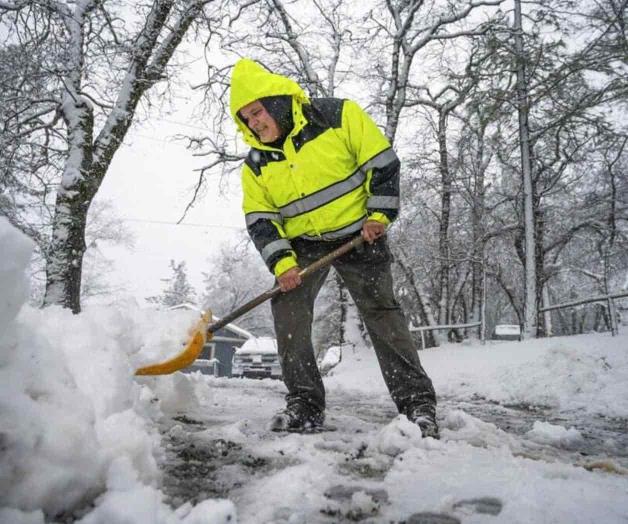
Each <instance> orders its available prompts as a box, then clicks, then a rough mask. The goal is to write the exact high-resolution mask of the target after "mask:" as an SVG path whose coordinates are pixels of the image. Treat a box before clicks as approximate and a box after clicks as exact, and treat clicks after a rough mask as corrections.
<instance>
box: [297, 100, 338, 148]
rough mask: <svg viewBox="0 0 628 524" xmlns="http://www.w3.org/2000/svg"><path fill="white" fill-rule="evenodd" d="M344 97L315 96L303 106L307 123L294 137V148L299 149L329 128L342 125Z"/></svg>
mask: <svg viewBox="0 0 628 524" xmlns="http://www.w3.org/2000/svg"><path fill="white" fill-rule="evenodd" d="M344 102H345V101H344V100H343V99H342V98H313V99H312V100H311V103H310V104H306V105H304V106H303V114H304V115H305V117H306V118H307V121H308V122H307V124H306V125H305V127H304V128H303V129H301V131H300V132H299V133H298V134H297V135H295V136H294V137H293V138H292V142H293V144H294V149H295V150H296V151H299V149H301V148H302V147H303V146H304V145H305V144H307V143H308V142H309V141H311V140H314V139H315V138H316V137H317V136H318V135H320V134H321V133H323V132H324V131H326V130H327V129H337V128H339V127H341V126H342V108H343V106H344Z"/></svg>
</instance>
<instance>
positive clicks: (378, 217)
mask: <svg viewBox="0 0 628 524" xmlns="http://www.w3.org/2000/svg"><path fill="white" fill-rule="evenodd" d="M366 219H367V220H375V221H377V222H381V223H382V224H384V225H385V226H388V225H390V218H388V217H387V216H386V215H385V214H384V213H382V212H380V211H373V212H372V213H369V215H368V217H367V218H366Z"/></svg>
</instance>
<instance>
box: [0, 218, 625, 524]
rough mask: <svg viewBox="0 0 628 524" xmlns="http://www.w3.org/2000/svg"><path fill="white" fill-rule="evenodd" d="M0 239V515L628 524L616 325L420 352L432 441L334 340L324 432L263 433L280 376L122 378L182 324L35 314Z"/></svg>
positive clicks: (96, 311)
mask: <svg viewBox="0 0 628 524" xmlns="http://www.w3.org/2000/svg"><path fill="white" fill-rule="evenodd" d="M0 242H1V247H2V252H3V259H2V261H0V288H1V289H2V303H1V304H0V326H1V327H2V330H1V331H0V450H1V451H0V466H1V467H0V506H1V508H0V522H2V523H4V522H7V523H11V524H42V523H43V522H45V521H46V522H65V521H69V520H70V519H74V521H75V522H78V523H82V524H96V523H114V524H115V523H131V524H144V523H146V524H153V523H165V524H171V523H172V524H175V523H184V524H215V523H227V522H228V523H229V524H233V523H236V522H240V523H251V524H254V523H262V522H264V523H266V522H275V523H306V522H307V523H310V522H314V523H317V522H339V521H350V520H353V521H364V522H372V523H374V522H402V521H407V522H410V521H415V522H420V521H421V520H420V519H421V518H423V521H424V522H425V521H426V519H427V517H426V515H428V514H434V513H437V514H440V515H441V516H442V515H449V516H450V517H452V518H455V519H458V520H459V521H463V522H464V523H465V524H467V523H484V522H486V523H488V522H490V523H508V524H511V523H536V522H570V523H590V522H604V523H620V522H626V520H627V519H628V474H627V473H628V470H627V469H626V457H627V455H626V451H625V442H626V440H625V432H626V430H625V428H626V425H625V420H626V418H628V380H626V379H627V378H628V377H627V375H628V373H627V372H628V351H627V349H628V333H627V332H626V329H625V327H624V328H622V330H621V331H620V335H619V336H617V337H611V336H610V335H609V334H590V335H581V336H577V337H562V338H552V339H540V340H529V341H526V342H499V343H498V342H493V343H488V344H486V345H480V344H479V343H477V344H476V343H469V344H463V345H444V346H443V347H441V348H437V349H430V350H425V351H422V352H420V357H421V360H422V363H423V366H424V367H425V368H426V369H427V371H428V373H429V374H430V376H431V377H432V379H433V381H434V384H435V387H436V390H437V393H438V395H439V410H438V419H439V423H440V426H441V440H440V441H437V440H434V439H431V438H427V439H423V438H421V435H420V431H419V430H418V428H417V427H416V426H415V425H413V424H411V423H410V422H409V421H408V420H407V419H406V417H405V416H403V415H397V414H396V413H395V410H394V406H393V404H392V401H391V400H390V397H389V395H388V393H387V391H386V388H385V385H384V382H383V379H382V377H381V375H380V372H379V369H378V366H377V361H376V358H375V356H374V354H373V352H372V350H369V349H368V348H366V347H363V346H356V347H355V348H353V349H351V348H345V349H344V351H343V355H342V361H341V362H340V363H339V364H338V365H337V366H335V367H334V368H333V369H332V370H331V371H330V372H329V375H328V376H327V377H325V379H324V380H325V385H326V388H327V392H328V409H327V420H328V424H330V425H331V426H334V427H335V428H336V430H335V431H330V432H326V433H320V434H314V435H299V434H280V433H271V432H269V431H268V430H267V423H268V420H269V418H270V416H271V415H272V414H273V413H274V412H275V411H276V410H277V409H280V408H281V407H282V406H283V403H284V399H283V396H284V394H285V387H284V386H283V384H282V383H281V382H280V381H277V380H269V379H265V380H249V379H238V380H232V379H227V378H215V377H211V376H205V375H201V374H200V373H192V374H183V373H177V374H174V375H169V376H161V377H141V378H140V377H138V378H136V377H134V375H133V371H134V369H136V368H137V367H138V366H139V365H143V364H145V363H148V362H152V361H153V360H154V359H159V358H162V357H163V356H166V355H168V354H169V353H172V352H173V351H177V350H178V348H179V347H180V344H181V343H182V342H183V341H184V340H185V337H186V334H187V329H188V327H189V326H190V325H192V324H193V323H194V322H195V320H196V318H197V315H198V314H197V313H196V312H194V311H156V310H150V309H141V308H139V307H138V306H137V304H135V303H134V302H123V303H119V304H116V305H114V306H108V307H103V306H99V307H87V308H85V311H84V312H83V313H81V314H80V315H72V314H71V313H70V312H68V311H66V310H63V309H60V308H57V307H50V308H46V309H44V310H36V309H33V308H30V307H28V306H26V305H23V302H24V300H25V298H26V291H27V290H26V286H25V283H24V276H23V274H24V267H25V266H26V264H27V263H28V259H29V256H30V251H31V249H32V245H31V243H30V242H29V241H27V240H25V239H24V237H23V236H21V235H20V234H19V233H17V232H16V231H15V230H14V229H13V228H12V227H11V226H10V225H9V224H8V223H7V222H6V220H3V219H0ZM270 340H272V339H270ZM250 343H255V344H259V345H260V346H262V347H267V346H266V342H261V341H260V340H259V339H257V341H251V342H250ZM270 345H272V344H270V342H269V343H268V347H269V346H270ZM508 406H513V407H508ZM489 408H494V409H495V410H500V411H498V412H497V414H498V415H500V416H501V415H503V414H507V415H508V416H509V417H510V418H509V419H508V422H509V423H513V424H516V423H520V424H521V428H520V431H514V430H512V429H509V425H508V424H506V425H500V424H498V419H497V418H492V419H491V418H490V416H492V415H491V413H492V412H491V411H490V410H489ZM532 408H534V409H532ZM474 409H475V410H476V411H474ZM609 417H615V418H609ZM591 421H594V422H591ZM613 421H614V422H613ZM622 421H623V422H622ZM611 422H612V423H614V424H616V425H617V424H618V425H619V426H617V427H623V428H624V429H623V430H621V429H619V430H617V431H615V432H614V433H613V432H609V431H610V430H608V428H606V429H605V431H606V430H608V431H606V433H605V434H602V429H603V428H599V429H600V436H599V438H597V440H595V441H591V439H590V436H589V435H588V432H589V430H592V431H595V430H596V429H598V428H597V427H596V426H597V425H599V424H611ZM621 424H623V426H622V425H621ZM576 426H577V427H576ZM609 427H610V426H609ZM583 428H584V429H583ZM622 431H623V433H622ZM622 439H623V440H622ZM622 443H624V444H622ZM589 445H595V446H597V447H595V449H594V452H593V453H592V454H590V455H589V454H583V453H580V450H581V449H584V450H587V449H588V448H586V446H589ZM583 446H585V447H583ZM194 453H197V454H198V455H194ZM190 456H192V457H194V456H197V458H196V459H195V460H190ZM182 457H187V459H184V458H182ZM203 467H204V468H205V469H203ZM178 468H179V469H178ZM180 468H187V469H180ZM194 468H200V469H198V471H197V470H195V469H194ZM195 471H196V473H195ZM173 472H178V473H177V474H176V475H175V474H174V473H173ZM195 475H196V476H195ZM186 482H187V484H186ZM177 487H180V488H181V489H182V491H181V492H180V493H179V494H178V495H176V496H175V495H172V490H173V489H174V488H177ZM421 516H423V517H421Z"/></svg>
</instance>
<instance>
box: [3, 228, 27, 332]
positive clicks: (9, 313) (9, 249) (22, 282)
mask: <svg viewBox="0 0 628 524" xmlns="http://www.w3.org/2000/svg"><path fill="white" fill-rule="evenodd" d="M34 247H35V245H34V243H33V242H32V241H31V240H29V239H28V238H26V237H25V236H24V235H22V234H20V233H19V232H18V231H17V230H16V229H15V228H14V227H13V226H11V224H9V221H8V220H7V219H6V218H4V217H0V249H1V250H2V256H1V257H0V289H2V296H0V336H1V335H2V333H4V331H5V329H6V327H7V325H8V324H9V322H11V320H13V319H14V318H15V315H17V312H18V311H19V310H20V308H21V307H22V304H23V303H24V301H25V300H26V297H27V292H28V283H27V280H26V275H25V274H24V268H25V267H26V265H27V264H28V261H29V259H30V257H31V253H32V252H33V248H34Z"/></svg>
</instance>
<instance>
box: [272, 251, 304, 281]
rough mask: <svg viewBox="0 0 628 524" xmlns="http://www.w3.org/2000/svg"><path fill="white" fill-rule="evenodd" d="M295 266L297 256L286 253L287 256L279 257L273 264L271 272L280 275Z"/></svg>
mask: <svg viewBox="0 0 628 524" xmlns="http://www.w3.org/2000/svg"><path fill="white" fill-rule="evenodd" d="M296 266H298V264H297V257H295V256H294V255H288V256H287V257H283V258H282V259H280V260H279V261H278V262H277V263H276V264H275V267H274V268H273V273H274V274H275V276H276V277H278V276H279V275H282V274H283V273H285V272H286V271H288V270H289V269H292V268H293V267H296Z"/></svg>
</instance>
